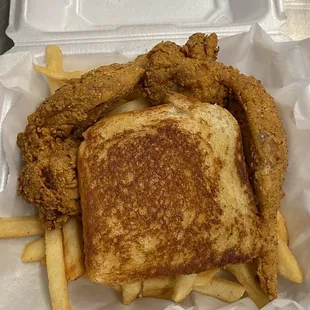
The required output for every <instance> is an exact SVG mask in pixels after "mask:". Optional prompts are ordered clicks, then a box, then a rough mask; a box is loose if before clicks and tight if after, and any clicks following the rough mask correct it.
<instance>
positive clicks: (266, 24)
mask: <svg viewBox="0 0 310 310" xmlns="http://www.w3.org/2000/svg"><path fill="white" fill-rule="evenodd" d="M284 22H285V14H284V11H283V4H282V1H281V0H247V1H244V0H230V1H228V0H213V1H211V0H210V1H206V0H196V1H187V0H144V1H141V0H53V1H50V0H11V8H10V21H9V27H8V28H7V32H6V33H7V35H8V36H9V37H10V38H11V39H12V40H13V41H14V43H15V46H14V47H13V48H12V49H11V50H10V51H8V53H9V54H14V53H20V52H28V51H30V52H31V53H32V55H34V61H36V62H38V63H44V50H45V46H46V45H48V44H57V45H59V46H60V47H61V49H62V51H63V53H64V66H65V69H67V70H85V69H91V68H93V67H94V66H95V64H98V62H99V61H98V60H100V64H109V63H111V62H112V61H119V62H124V61H126V60H128V59H131V58H133V57H134V56H136V55H138V54H141V53H145V52H146V51H148V50H149V49H151V48H152V47H153V46H154V45H155V44H157V43H159V42H160V41H162V40H172V41H174V42H176V43H178V44H182V43H184V42H185V41H186V39H187V38H188V36H189V35H191V34H193V33H195V32H204V33H211V32H216V33H217V34H218V36H219V37H226V36H231V35H234V34H238V33H241V32H245V31H248V30H249V29H250V27H251V25H253V24H255V23H258V24H259V25H260V26H261V27H262V28H263V29H264V30H265V31H266V32H267V33H268V34H269V35H270V36H271V37H272V38H273V39H274V40H275V41H287V40H289V39H288V38H287V37H285V36H283V35H281V33H280V30H279V29H280V26H281V25H282V24H283V23H284ZM77 60H79V62H77ZM77 63H78V66H77V65H76V64H77ZM73 64H74V65H73ZM17 99H18V93H17V92H15V91H12V90H8V89H5V88H4V87H2V86H1V85H0V100H1V102H2V104H1V106H0V191H2V190H3V189H4V188H5V186H6V183H7V180H8V175H9V170H8V166H7V163H6V160H5V155H4V151H3V146H2V144H3V143H2V124H3V120H4V118H5V116H6V115H7V112H8V111H9V109H10V108H11V107H12V105H13V104H14V102H16V101H17ZM16 212H17V211H16ZM0 215H1V214H0ZM16 255H19V253H17V254H16ZM3 289H5V288H3ZM82 289H83V285H82V286H81V291H83V290H82ZM83 293H84V292H83ZM16 294H18V292H16ZM112 294H113V293H112ZM77 295H78V294H77ZM89 295H90V298H91V295H92V292H90V293H89ZM81 296H82V294H81ZM80 302H81V304H83V300H82V297H81V301H80ZM29 304H30V302H29ZM27 305H28V304H27ZM145 305H146V306H145V307H144V309H145V308H146V307H147V302H145ZM252 306H253V305H252ZM0 309H2V308H1V301H0ZM25 309H28V308H27V307H26V306H25ZM98 309H99V308H98ZM141 309H143V307H142V308H141ZM175 309H177V308H175ZM244 309H247V308H246V305H245V308H244Z"/></svg>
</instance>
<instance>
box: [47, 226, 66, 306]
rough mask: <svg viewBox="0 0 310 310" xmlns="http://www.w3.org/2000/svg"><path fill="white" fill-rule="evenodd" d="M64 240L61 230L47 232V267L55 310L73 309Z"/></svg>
mask: <svg viewBox="0 0 310 310" xmlns="http://www.w3.org/2000/svg"><path fill="white" fill-rule="evenodd" d="M62 239H63V237H62V231H61V230H60V229H55V230H46V231H45V254H46V267H47V275H48V284H49V291H50V297H51V303H52V308H53V310H69V309H71V304H70V299H69V294H68V284H67V280H66V274H65V261H64V251H63V240H62Z"/></svg>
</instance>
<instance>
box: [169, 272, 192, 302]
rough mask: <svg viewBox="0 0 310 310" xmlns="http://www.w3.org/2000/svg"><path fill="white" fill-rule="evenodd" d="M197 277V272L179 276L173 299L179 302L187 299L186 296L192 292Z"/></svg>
mask: <svg viewBox="0 0 310 310" xmlns="http://www.w3.org/2000/svg"><path fill="white" fill-rule="evenodd" d="M196 278H197V274H190V275H182V276H177V277H176V282H175V286H174V290H173V294H172V300H174V301H175V302H179V301H181V300H183V299H185V298H186V296H187V295H188V294H189V293H190V292H191V290H192V287H193V285H194V283H195V280H196Z"/></svg>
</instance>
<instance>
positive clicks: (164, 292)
mask: <svg viewBox="0 0 310 310" xmlns="http://www.w3.org/2000/svg"><path fill="white" fill-rule="evenodd" d="M172 294H173V289H172V288H162V289H154V290H143V293H142V296H143V297H151V298H159V299H171V298H172Z"/></svg>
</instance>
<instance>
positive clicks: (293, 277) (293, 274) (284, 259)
mask: <svg viewBox="0 0 310 310" xmlns="http://www.w3.org/2000/svg"><path fill="white" fill-rule="evenodd" d="M278 260H279V262H278V273H279V275H281V276H282V277H284V278H286V279H288V280H290V281H292V282H295V283H301V282H302V281H303V274H302V272H301V270H300V267H299V265H298V263H297V261H296V259H295V257H294V255H293V253H292V251H291V250H290V249H289V247H288V245H287V244H286V243H285V241H283V240H282V239H281V238H279V240H278Z"/></svg>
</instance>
